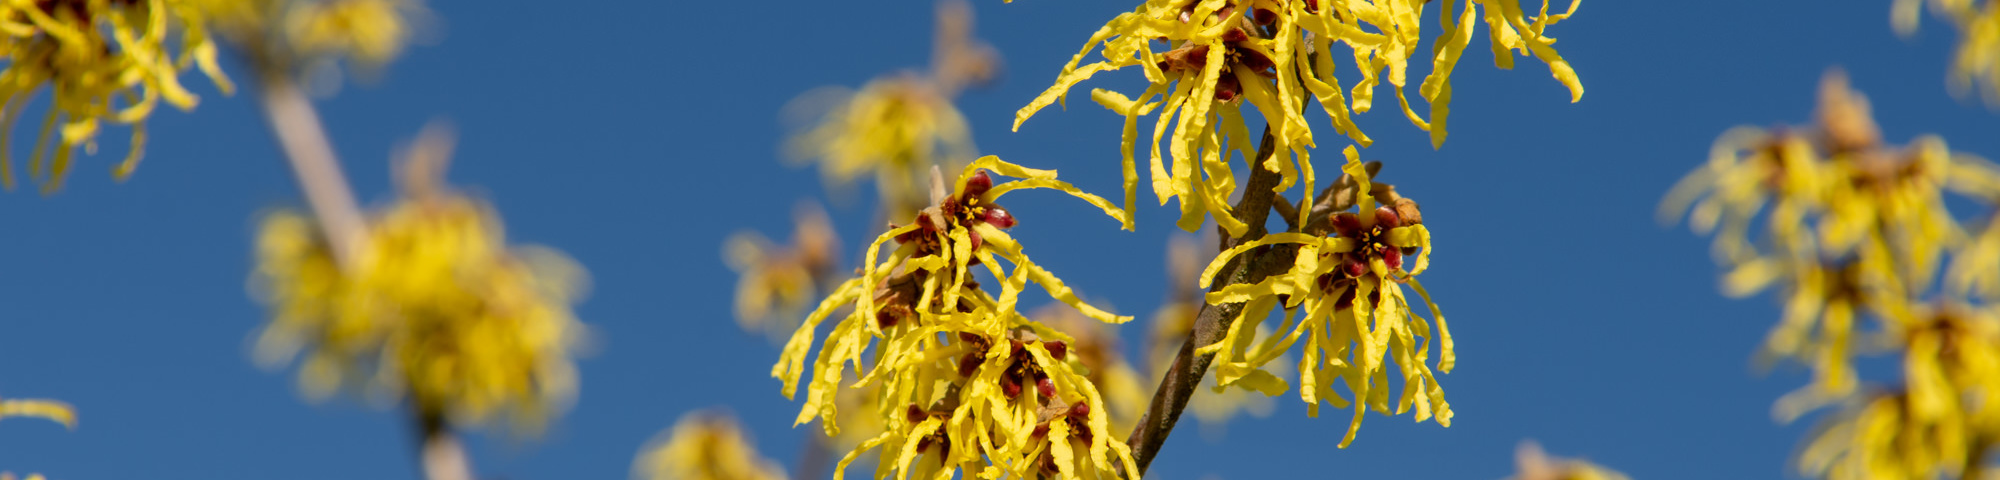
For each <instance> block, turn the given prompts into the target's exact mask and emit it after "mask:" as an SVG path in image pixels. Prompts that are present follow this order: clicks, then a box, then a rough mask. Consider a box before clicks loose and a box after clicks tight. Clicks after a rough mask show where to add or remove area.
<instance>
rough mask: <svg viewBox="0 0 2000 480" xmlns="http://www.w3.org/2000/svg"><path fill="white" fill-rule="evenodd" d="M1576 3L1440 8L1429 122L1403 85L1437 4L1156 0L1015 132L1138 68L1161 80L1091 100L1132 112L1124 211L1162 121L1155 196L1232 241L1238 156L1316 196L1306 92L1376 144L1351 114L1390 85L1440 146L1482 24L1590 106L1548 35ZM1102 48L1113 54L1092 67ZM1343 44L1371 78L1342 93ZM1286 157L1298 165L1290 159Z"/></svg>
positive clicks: (1130, 17)
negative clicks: (1250, 117)
mask: <svg viewBox="0 0 2000 480" xmlns="http://www.w3.org/2000/svg"><path fill="white" fill-rule="evenodd" d="M1578 1H1580V0H1573V1H1572V2H1571V3H1570V5H1569V9H1568V10H1567V11H1564V12H1562V13H1556V14H1550V13H1549V11H1548V7H1549V5H1548V3H1547V2H1546V1H1544V2H1543V4H1542V8H1541V10H1540V11H1539V12H1538V13H1537V15H1535V16H1533V17H1529V16H1527V15H1526V13H1525V12H1523V10H1522V9H1521V5H1520V2H1519V1H1518V0H1471V1H1464V2H1460V1H1456V0H1448V1H1445V2H1443V6H1442V10H1443V11H1442V12H1440V13H1439V15H1438V18H1439V20H1440V23H1441V24H1442V25H1441V26H1442V31H1443V33H1442V34H1440V35H1439V36H1437V37H1435V38H1433V39H1432V40H1431V41H1433V42H1434V44H1435V45H1436V48H1434V49H1432V54H1431V56H1430V63H1431V64H1432V66H1431V71H1430V73H1429V74H1428V75H1427V76H1426V77H1425V78H1424V80H1423V82H1422V83H1421V84H1420V86H1419V88H1418V93H1419V94H1421V95H1422V96H1423V97H1424V99H1425V100H1427V101H1429V103H1430V107H1429V114H1428V115H1424V114H1419V113H1418V112H1417V109H1416V108H1415V107H1412V106H1411V105H1410V102H1409V100H1408V99H1407V98H1406V97H1405V96H1404V93H1403V88H1404V87H1405V86H1406V85H1407V84H1408V78H1409V64H1410V60H1411V57H1413V56H1416V55H1417V52H1419V51H1420V50H1421V49H1420V48H1419V47H1418V45H1419V44H1420V43H1421V42H1422V41H1424V36H1423V33H1422V28H1421V23H1420V22H1419V20H1420V19H1421V17H1422V16H1423V10H1424V8H1425V7H1426V6H1427V5H1428V4H1429V3H1430V2H1429V1H1428V0H1296V1H1284V0H1251V1H1243V0H1150V1H1147V2H1145V3H1144V4H1142V5H1140V6H1139V7H1138V8H1137V9H1135V10H1134V11H1133V12H1131V13H1125V14H1121V15H1119V16H1118V17H1117V18H1114V19H1112V20H1111V21H1110V22H1109V23H1107V24H1105V26H1104V27H1103V28H1101V29H1099V30H1098V31H1097V33H1096V34H1094V35H1092V36H1091V38H1090V40H1089V41H1088V42H1086V43H1085V45H1084V49H1083V50H1082V51H1080V52H1077V54H1076V55H1075V56H1073V57H1071V58H1070V61H1069V63H1068V64H1067V65H1064V67H1063V70H1062V73H1061V74H1060V75H1059V76H1058V77H1057V79H1056V83H1055V85H1054V86H1052V87H1050V88H1049V89H1048V90H1046V91H1044V92H1042V94H1041V95H1040V96H1038V97H1036V98H1035V99H1034V100H1033V101H1032V102H1030V103H1029V104H1028V105H1027V106H1026V107H1023V108H1022V109H1021V110H1020V111H1019V112H1018V113H1016V114H1015V120H1014V128H1015V129H1017V130H1018V129H1019V128H1020V125H1021V123H1022V122H1025V121H1026V120H1027V119H1028V118H1029V117H1030V116H1033V115H1034V114H1035V112H1037V111H1039V110H1041V109H1042V108H1043V107H1047V106H1048V105H1050V104H1054V103H1057V102H1061V101H1064V100H1065V98H1066V97H1067V96H1068V92H1069V90H1070V89H1071V87H1073V86H1075V85H1076V84H1078V83H1080V82H1083V81H1084V80H1087V79H1089V78H1090V77H1091V76H1093V75H1096V74H1097V73H1098V72H1103V71H1111V70H1117V69H1120V68H1124V67H1133V66H1136V67H1139V68H1140V69H1141V70H1143V71H1144V73H1145V77H1146V80H1147V81H1148V82H1149V83H1150V85H1149V86H1148V87H1147V88H1146V90H1144V91H1143V92H1141V93H1140V94H1139V95H1137V96H1129V95H1125V94H1120V93H1118V92H1113V91H1110V90H1103V89H1098V90H1094V91H1092V92H1091V98H1092V99H1093V100H1096V101H1097V102H1098V103H1100V104H1102V105H1104V106H1105V107H1106V108H1109V109H1110V110H1112V111H1114V112H1117V113H1119V114H1121V115H1124V116H1125V132H1124V145H1123V150H1124V156H1125V158H1124V168H1125V208H1126V209H1127V210H1130V209H1132V208H1134V207H1133V202H1135V201H1136V197H1137V189H1138V173H1137V167H1136V161H1135V160H1134V159H1133V153H1132V150H1133V148H1134V147H1135V144H1136V142H1137V137H1138V119H1139V117H1143V116H1148V115H1157V120H1156V121H1155V124H1154V126H1153V148H1152V157H1151V161H1152V163H1151V178H1152V187H1153V193H1154V194H1155V195H1156V196H1157V197H1158V199H1159V201H1160V203H1161V204H1162V205H1164V204H1165V203H1166V202H1167V200H1168V199H1170V198H1171V199H1179V201H1180V204H1181V213H1182V216H1181V219H1180V221H1179V222H1178V223H1179V225H1180V226H1181V227H1182V228H1185V229H1188V230H1190V231H1192V230H1194V229H1196V228H1198V227H1200V225H1201V224H1202V223H1203V217H1204V216H1209V217H1213V218H1214V219H1215V221H1216V223H1217V224H1218V225H1219V226H1221V227H1222V229H1223V230H1224V231H1225V232H1227V233H1228V234H1229V235H1230V236H1231V237H1235V236H1240V235H1242V233H1243V232H1244V230H1245V229H1246V228H1247V226H1246V225H1243V224H1242V223H1241V222H1238V221H1236V220H1235V218H1234V217H1233V216H1232V215H1230V214H1229V209H1230V207H1229V204H1228V201H1227V199H1228V196H1229V195H1230V193H1231V192H1232V191H1233V190H1234V188H1235V180H1234V178H1235V177H1234V173H1233V172H1232V171H1231V166H1230V161H1231V158H1232V157H1233V156H1240V157H1241V158H1243V159H1244V161H1245V162H1246V163H1249V162H1261V166H1262V168H1266V169H1269V170H1271V171H1276V172H1280V173H1282V174H1283V179H1282V181H1281V183H1280V184H1279V185H1277V186H1276V187H1275V188H1274V191H1283V190H1285V189H1287V188H1290V187H1291V186H1292V185H1295V184H1297V183H1298V182H1300V181H1301V180H1302V181H1303V182H1304V183H1305V184H1306V185H1307V187H1306V188H1307V190H1308V191H1311V189H1312V182H1313V174H1312V166H1311V162H1310V161H1309V155H1308V154H1309V152H1310V150H1311V147H1312V146H1313V145H1314V143H1313V142H1314V140H1313V137H1312V131H1311V129H1310V127H1309V126H1308V125H1307V122H1306V120H1305V117H1304V116H1303V113H1302V112H1303V110H1304V109H1305V105H1306V102H1307V101H1308V100H1307V96H1308V95H1310V96H1311V97H1312V99H1313V100H1317V101H1318V103H1319V104H1320V106H1321V108H1322V109H1323V110H1325V111H1326V112H1327V114H1328V115H1329V116H1330V117H1331V118H1332V122H1333V125H1334V128H1335V129H1336V130H1337V131H1338V132H1339V133H1341V134H1344V135H1347V136H1348V137H1350V138H1352V139H1353V140H1354V141H1355V142H1357V143H1360V144H1361V145H1363V146H1366V145H1368V143H1369V138H1368V136H1367V135H1366V134H1363V133H1362V132H1361V130H1360V128H1358V127H1356V126H1355V124H1354V122H1353V120H1352V119H1351V115H1352V114H1354V113H1364V112H1367V111H1368V110H1369V109H1370V108H1372V106H1373V102H1374V94H1375V88H1376V87H1377V86H1378V85H1380V84H1381V83H1382V82H1383V80H1384V77H1386V79H1387V81H1388V83H1389V84H1390V85H1391V86H1393V87H1394V89H1395V92H1396V99H1397V102H1398V103H1399V104H1400V105H1401V107H1402V110H1403V112H1404V114H1405V115H1406V116H1408V117H1409V119H1410V121H1411V122H1413V123H1415V124H1416V125H1417V126H1418V127H1419V128H1422V129H1425V130H1427V131H1429V132H1430V133H1431V140H1432V143H1433V144H1434V145H1440V146H1441V145H1442V144H1443V142H1444V138H1445V123H1446V116H1447V115H1448V114H1449V105H1450V101H1451V95H1452V94H1451V92H1452V90H1451V80H1450V78H1451V72H1452V69H1453V68H1454V67H1455V66H1456V65H1457V62H1458V59H1459V57H1460V56H1461V55H1462V54H1463V52H1464V50H1465V47H1466V46H1467V45H1468V44H1469V42H1470V41H1471V39H1472V36H1473V35H1474V29H1475V27H1476V25H1477V24H1478V23H1481V22H1483V23H1485V24H1486V25H1487V27H1488V30H1489V31H1488V38H1489V39H1491V41H1492V45H1493V50H1494V53H1495V61H1496V63H1497V64H1498V65H1499V66H1500V67H1501V68H1512V66H1513V57H1512V55H1513V52H1519V53H1521V54H1524V55H1532V56H1534V57H1536V58H1538V59H1540V60H1542V61H1543V62H1545V63H1547V64H1548V65H1549V68H1550V70H1551V72H1553V74H1554V76H1555V78H1556V79H1557V80H1558V81H1560V82H1562V84H1563V85H1564V86H1566V87H1568V89H1569V91H1570V99H1571V101H1576V100H1578V99H1581V98H1582V95H1583V86H1582V84H1581V83H1580V81H1579V80H1578V78H1577V76H1576V72H1575V71H1574V70H1573V69H1572V68H1571V67H1570V66H1569V63H1568V62H1567V61H1564V60H1563V59H1562V57H1561V56H1560V55H1558V54H1557V52H1556V50H1555V49H1554V47H1553V46H1552V45H1553V44H1554V43H1555V39H1554V38H1552V37H1549V36H1547V34H1546V33H1545V32H1546V29H1547V27H1549V26H1550V25H1553V24H1555V23H1557V22H1559V21H1561V20H1563V19H1566V18H1568V17H1569V16H1570V14H1572V13H1574V12H1575V10H1576V7H1577V3H1578ZM1482 7H1483V8H1484V10H1483V11H1482V9H1481V8H1482ZM1156 41H1157V42H1164V43H1159V44H1156V43H1154V42H1156ZM1100 44H1101V45H1102V55H1103V57H1104V60H1103V61H1099V62H1094V63H1090V64H1087V65H1085V64H1083V60H1084V57H1085V56H1086V55H1088V54H1089V53H1090V51H1091V50H1095V49H1098V47H1099V45H1100ZM1335 44H1340V45H1343V46H1344V47H1345V48H1346V49H1348V50H1350V51H1351V52H1352V54H1353V60H1354V65H1355V66H1356V69H1357V70H1359V74H1360V79H1359V80H1358V81H1357V82H1356V83H1355V85H1354V87H1353V89H1352V90H1350V91H1346V92H1343V90H1344V89H1343V88H1342V87H1341V83H1340V80H1339V79H1338V78H1337V77H1336V76H1335V66H1336V65H1337V63H1338V62H1336V61H1335V59H1334V55H1335V53H1336V52H1335V51H1334V48H1335ZM1245 101H1247V102H1249V103H1250V105H1251V106H1253V107H1255V109H1256V110H1257V113H1258V114H1259V115H1260V116H1262V117H1263V119H1264V121H1265V123H1266V126H1267V129H1268V133H1269V137H1268V138H1266V139H1265V140H1266V141H1271V142H1272V145H1271V148H1270V149H1269V151H1270V152H1272V156H1271V157H1270V158H1255V157H1256V154H1255V153H1254V152H1256V151H1257V150H1258V140H1257V139H1256V138H1255V137H1252V136H1251V133H1250V130H1249V128H1248V127H1247V125H1248V122H1246V118H1245V117H1246V115H1244V113H1243V112H1241V111H1240V109H1239V108H1238V106H1239V105H1240V103H1242V102H1245ZM1169 131H1171V138H1170V139H1169V140H1168V152H1169V155H1170V156H1171V157H1172V158H1173V161H1172V165H1171V166H1169V165H1167V163H1166V162H1165V161H1164V159H1163V157H1162V156H1161V154H1160V142H1161V140H1162V138H1166V137H1167V136H1168V134H1169ZM1280 156H1284V157H1290V158H1292V159H1294V160H1292V161H1282V160H1281V159H1280ZM1303 210H1309V209H1302V211H1303ZM1130 227H1131V226H1130V225H1129V224H1128V225H1127V228H1128V229H1129V228H1130Z"/></svg>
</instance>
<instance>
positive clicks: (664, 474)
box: [632, 412, 786, 480]
mask: <svg viewBox="0 0 2000 480" xmlns="http://www.w3.org/2000/svg"><path fill="white" fill-rule="evenodd" d="M632 476H633V477H634V478H640V479H644V480H785V478H786V477H785V469H784V468H783V467H780V466H778V463H777V462H774V461H771V459H769V458H764V456H763V455H762V454H759V453H757V445H756V444H755V443H752V442H751V441H750V439H749V436H748V435H746V434H744V433H743V429H742V428H740V427H738V426H737V425H736V419H735V417H732V416H730V415H729V414H726V413H719V412H695V413H689V414H687V415H683V416H681V419H680V420H678V421H675V422H674V429H673V433H672V434H671V435H668V436H663V437H660V438H655V439H654V440H653V441H652V442H651V443H650V444H648V445H647V446H646V448H644V449H641V450H640V454H639V460H638V462H637V463H635V464H633V465H632Z"/></svg>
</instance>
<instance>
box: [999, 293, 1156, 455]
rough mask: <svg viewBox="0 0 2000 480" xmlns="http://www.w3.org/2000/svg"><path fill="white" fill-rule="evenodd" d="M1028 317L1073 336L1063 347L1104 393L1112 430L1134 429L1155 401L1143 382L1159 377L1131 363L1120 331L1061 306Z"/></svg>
mask: <svg viewBox="0 0 2000 480" xmlns="http://www.w3.org/2000/svg"><path fill="white" fill-rule="evenodd" d="M1029 318H1032V319H1034V320H1035V321H1038V322H1041V323H1042V324H1043V325H1048V326H1049V328H1052V329H1055V330H1056V331H1059V332H1063V333H1066V334H1069V335H1070V337H1071V341H1069V342H1066V343H1065V344H1064V347H1063V348H1064V350H1066V351H1067V352H1068V354H1069V355H1073V356H1075V357H1076V361H1077V364H1079V365H1081V366H1082V367H1083V368H1082V370H1083V371H1084V372H1087V373H1085V374H1084V378H1085V379H1087V380H1090V383H1091V384H1092V385H1096V386H1097V388H1098V390H1099V392H1100V393H1102V394H1103V395H1104V402H1105V404H1106V405H1109V406H1110V409H1109V410H1110V411H1109V412H1107V413H1109V414H1110V415H1111V431H1113V432H1129V431H1132V425H1133V424H1134V423H1136V422H1138V421H1139V418H1138V417H1137V415H1138V414H1140V413H1144V412H1145V411H1146V404H1147V403H1148V402H1151V401H1152V395H1151V394H1150V392H1148V391H1147V390H1146V387H1144V385H1147V384H1149V383H1150V382H1154V381H1157V379H1156V378H1144V377H1141V376H1140V374H1139V371H1138V370H1136V369H1134V368H1133V367H1132V362H1129V361H1126V359H1125V354H1124V353H1123V352H1124V350H1123V347H1121V346H1119V342H1118V332H1117V331H1116V330H1114V329H1113V328H1112V327H1111V325H1108V324H1105V323H1102V322H1098V321H1096V320H1092V319H1090V318H1087V317H1084V316H1083V315H1079V314H1077V312H1076V310H1075V309H1071V308H1065V307H1063V306H1059V305H1049V306H1046V307H1042V308H1040V309H1037V310H1035V311H1034V312H1033V313H1031V314H1030V315H1029Z"/></svg>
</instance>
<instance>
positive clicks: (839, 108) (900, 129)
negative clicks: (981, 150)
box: [785, 0, 999, 222]
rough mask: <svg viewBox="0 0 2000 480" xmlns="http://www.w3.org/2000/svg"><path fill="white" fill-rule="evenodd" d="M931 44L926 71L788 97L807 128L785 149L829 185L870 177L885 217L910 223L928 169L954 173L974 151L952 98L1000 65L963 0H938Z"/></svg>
mask: <svg viewBox="0 0 2000 480" xmlns="http://www.w3.org/2000/svg"><path fill="white" fill-rule="evenodd" d="M931 49H932V52H931V57H932V58H931V67H930V69H929V70H928V71H926V72H922V73H918V72H903V73H899V74H895V75H887V76H883V77H880V78H876V79H875V80H873V81H870V82H868V84H867V85H865V86H863V87H862V88H861V90H860V91H858V92H850V91H847V90H846V89H843V88H839V87H823V88H820V89H817V90H814V91H811V92H807V93H806V94H804V95H800V96H799V98H797V99H795V100H793V101H792V103H791V104H790V105H787V106H786V108H785V110H786V111H787V112H789V114H788V115H787V116H789V117H796V118H802V119H806V120H808V121H809V122H811V126H810V127H809V128H805V129H802V130H801V131H800V132H798V133H796V134H794V135H793V136H792V138H791V139H789V140H788V141H787V142H786V145H785V149H786V151H787V154H788V155H789V156H791V157H792V158H793V159H795V160H798V161H814V162H817V163H819V168H820V172H821V174H823V175H824V176H825V177H826V181H827V183H829V184H833V185H835V186H844V185H847V184H850V183H853V182H854V181H855V180H856V179H858V178H861V177H863V176H867V175H871V174H872V175H873V176H874V177H875V188H876V190H877V191H878V192H879V193H880V194H881V201H882V208H883V210H884V215H887V216H888V217H889V220H890V221H894V222H907V221H909V220H910V219H909V218H908V217H907V216H903V215H908V214H909V213H910V212H914V211H917V210H919V209H922V208H924V206H926V205H928V202H927V200H928V198H927V197H926V190H925V175H926V174H927V172H929V171H930V169H931V168H932V167H942V168H945V169H950V170H956V169H958V168H959V167H960V166H962V165H965V162H967V161H969V160H971V159H972V157H973V156H974V155H975V154H976V152H977V151H978V150H977V149H976V148H974V147H973V144H972V132H971V131H970V129H969V128H968V127H967V126H966V121H965V116H964V115H963V114H960V113H959V111H958V107H956V106H953V105H952V103H951V101H952V98H953V97H956V96H957V95H958V93H959V92H960V91H961V90H962V89H964V88H965V87H967V86H970V85H974V84H979V83H984V82H986V81H987V80H990V79H991V78H992V77H993V74H994V71H995V70H996V69H997V66H996V65H997V64H998V62H999V59H998V55H997V54H995V53H994V52H993V49H992V48H991V47H988V46H986V45H985V44H984V43H981V42H979V41H978V40H977V39H975V38H973V35H972V9H971V7H969V6H967V5H966V4H965V2H963V1H956V0H946V1H940V2H938V16H937V40H936V42H935V43H934V44H933V45H932V47H931Z"/></svg>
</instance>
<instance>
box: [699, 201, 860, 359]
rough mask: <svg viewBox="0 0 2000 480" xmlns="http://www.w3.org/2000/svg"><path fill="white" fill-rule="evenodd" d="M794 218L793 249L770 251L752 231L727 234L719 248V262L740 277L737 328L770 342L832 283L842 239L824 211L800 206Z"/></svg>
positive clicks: (790, 326) (773, 248) (772, 248)
mask: <svg viewBox="0 0 2000 480" xmlns="http://www.w3.org/2000/svg"><path fill="white" fill-rule="evenodd" d="M794 216H795V217H796V218H797V221H795V222H794V224H795V225H796V227H795V229H796V230H795V231H794V233H793V234H792V245H789V246H785V247H779V246H774V245H772V244H771V241H770V240H768V239H765V238H764V236H762V235H758V234H756V233H751V232H741V233H737V234H735V235H731V236H730V237H729V239H728V240H727V241H726V242H725V243H724V244H723V247H722V249H723V259H724V260H726V261H728V263H729V268H730V269H732V270H736V272H737V273H739V274H742V278H741V279H740V280H738V281H737V283H736V323H737V324H738V325H740V326H742V327H743V329H744V330H750V331H763V332H764V333H767V334H770V335H771V336H772V337H773V338H777V337H778V336H780V335H783V334H785V333H787V332H789V331H790V330H792V329H793V328H796V327H797V326H798V324H797V323H796V319H797V318H799V315H800V313H802V312H803V311H804V310H805V308H806V307H807V306H808V304H809V302H811V301H812V297H813V296H814V295H817V294H818V292H819V289H820V288H822V286H829V285H832V284H833V275H834V274H835V272H834V267H835V266H834V262H835V255H837V253H835V252H836V251H838V250H840V239H839V237H838V236H836V235H835V234H834V231H833V225H832V224H831V223H830V222H829V221H828V220H827V218H826V212H825V211H822V210H820V209H819V207H818V206H807V205H800V207H799V209H798V211H797V214H796V215H794Z"/></svg>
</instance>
